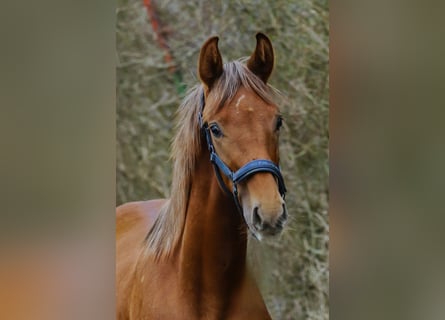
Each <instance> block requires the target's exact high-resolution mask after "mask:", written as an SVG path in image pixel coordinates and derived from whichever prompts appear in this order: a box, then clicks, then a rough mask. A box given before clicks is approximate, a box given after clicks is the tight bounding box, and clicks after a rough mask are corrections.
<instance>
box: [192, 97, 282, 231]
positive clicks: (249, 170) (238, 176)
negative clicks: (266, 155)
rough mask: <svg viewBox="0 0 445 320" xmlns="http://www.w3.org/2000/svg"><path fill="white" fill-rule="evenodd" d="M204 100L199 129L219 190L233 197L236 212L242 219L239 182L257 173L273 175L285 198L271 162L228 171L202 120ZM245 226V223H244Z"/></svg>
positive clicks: (207, 127) (246, 165)
mask: <svg viewBox="0 0 445 320" xmlns="http://www.w3.org/2000/svg"><path fill="white" fill-rule="evenodd" d="M204 105H205V100H204V94H203V95H202V99H201V110H200V111H199V113H198V121H199V127H200V129H201V130H202V131H203V132H204V135H205V138H206V141H207V147H208V149H209V152H210V162H211V163H212V164H213V168H214V170H215V175H216V178H217V180H218V183H219V185H220V187H221V189H223V190H224V192H226V193H227V194H228V195H233V198H234V200H235V204H236V207H237V208H238V211H239V212H240V213H241V215H242V216H243V219H244V215H243V214H242V212H243V211H242V208H241V205H240V202H239V198H238V184H239V183H240V182H241V181H244V180H246V179H248V178H249V177H250V176H252V175H254V174H255V173H258V172H269V173H271V174H273V175H274V177H275V178H276V180H277V183H278V190H279V192H280V194H281V197H282V198H283V200H284V198H285V196H286V186H285V184H284V179H283V176H282V174H281V170H280V168H279V167H278V166H277V165H276V164H275V163H274V162H272V161H270V160H266V159H258V160H252V161H249V162H248V163H246V164H245V165H243V166H242V167H241V168H239V169H238V170H237V171H235V172H233V171H232V170H230V168H229V167H228V166H227V165H226V164H225V163H224V161H222V160H221V158H220V157H219V156H218V154H217V153H216V151H215V147H214V146H213V142H212V136H211V133H210V129H209V125H208V123H207V122H203V118H202V112H203V109H204ZM221 172H222V173H223V174H224V175H225V176H226V177H227V178H229V180H230V181H231V182H232V186H233V189H232V191H230V190H229V188H228V187H227V186H226V184H225V183H224V181H223V179H222V176H221ZM246 224H247V223H246Z"/></svg>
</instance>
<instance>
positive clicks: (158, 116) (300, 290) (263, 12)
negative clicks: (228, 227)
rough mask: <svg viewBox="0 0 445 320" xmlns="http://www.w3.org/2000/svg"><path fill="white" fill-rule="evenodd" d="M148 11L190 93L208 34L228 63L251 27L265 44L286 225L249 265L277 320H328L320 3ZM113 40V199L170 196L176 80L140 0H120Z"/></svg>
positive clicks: (242, 51) (185, 5)
mask: <svg viewBox="0 0 445 320" xmlns="http://www.w3.org/2000/svg"><path fill="white" fill-rule="evenodd" d="M155 5H156V11H157V14H158V18H159V20H160V22H161V32H162V34H163V35H164V36H165V37H166V38H167V41H168V45H169V47H170V48H171V51H172V54H173V57H174V63H175V65H176V66H177V67H178V68H179V70H180V72H181V75H182V81H183V82H184V84H185V85H186V86H187V87H191V86H192V85H194V84H196V82H197V76H196V63H197V58H198V53H199V49H200V46H201V45H202V43H203V42H204V41H205V40H206V39H207V38H208V37H209V36H211V35H219V36H220V50H221V53H222V55H223V58H224V59H225V60H226V61H228V60H233V59H237V58H240V57H243V56H248V55H250V53H251V52H252V51H253V49H254V47H255V33H256V32H258V31H262V32H264V33H266V34H267V35H268V36H269V37H270V39H271V40H272V43H273V45H274V48H275V54H276V67H275V70H274V72H273V74H272V77H271V79H270V83H271V84H272V85H273V86H274V87H275V88H277V89H278V90H280V91H281V93H282V94H283V96H284V97H285V98H284V99H283V101H281V103H280V109H281V111H282V113H283V115H284V119H285V125H284V130H283V131H282V135H281V142H280V151H281V166H282V168H283V171H284V177H285V179H286V183H287V187H288V190H289V192H288V194H287V201H286V202H287V206H288V210H289V214H290V217H291V219H292V220H291V222H290V223H289V225H288V230H287V231H286V232H285V234H284V235H283V236H282V237H281V239H279V240H278V242H275V243H273V244H261V245H260V246H261V248H260V250H261V253H260V254H259V256H261V258H259V257H255V258H254V259H255V260H256V261H258V263H260V264H263V265H264V268H262V269H263V271H262V276H263V277H264V278H263V279H262V281H261V288H262V291H263V293H264V296H265V299H266V302H267V305H268V308H269V310H270V311H271V312H272V314H273V316H274V319H328V274H329V273H328V239H329V238H328V232H329V226H328V215H327V209H328V115H329V100H328V99H329V78H328V62H329V51H328V50H329V49H328V47H329V40H328V38H329V30H328V8H327V1H324V0H300V1H281V0H277V1H258V0H256V1H255V0H249V1H241V0H238V1H178V0H175V1H173V0H172V1H156V2H155ZM116 37H117V59H118V61H117V98H118V103H117V203H118V204H120V203H123V202H127V201H133V200H143V199H152V198H159V197H168V195H169V189H170V181H171V163H170V161H169V150H170V141H171V139H172V137H173V135H174V132H173V128H174V125H173V119H174V113H175V111H176V108H177V106H178V105H179V103H180V101H181V100H182V97H181V96H179V95H178V79H179V78H178V76H177V75H174V74H172V73H171V72H169V65H168V64H167V63H166V62H165V59H164V54H165V51H163V50H162V49H161V48H160V47H159V45H158V43H157V42H156V36H155V34H154V32H153V30H152V27H151V25H150V21H149V19H148V16H147V12H146V10H145V8H144V6H143V0H120V1H119V2H118V10H117V34H116ZM257 246H258V245H256V244H255V245H253V247H255V248H254V249H256V247H257ZM251 247H252V245H251ZM255 251H256V250H255ZM264 273H266V274H265V276H264Z"/></svg>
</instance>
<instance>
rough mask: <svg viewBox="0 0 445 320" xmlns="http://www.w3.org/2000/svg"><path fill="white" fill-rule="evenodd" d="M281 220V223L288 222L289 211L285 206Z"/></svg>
mask: <svg viewBox="0 0 445 320" xmlns="http://www.w3.org/2000/svg"><path fill="white" fill-rule="evenodd" d="M280 220H281V221H286V220H287V210H286V206H285V205H284V204H283V214H282V215H281V216H280Z"/></svg>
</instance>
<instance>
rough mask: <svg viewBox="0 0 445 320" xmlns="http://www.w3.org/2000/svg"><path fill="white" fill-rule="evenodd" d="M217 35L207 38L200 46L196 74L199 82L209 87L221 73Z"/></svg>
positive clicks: (221, 65) (221, 64)
mask: <svg viewBox="0 0 445 320" xmlns="http://www.w3.org/2000/svg"><path fill="white" fill-rule="evenodd" d="M218 40H219V39H218V37H212V38H210V39H208V40H207V41H206V42H205V43H204V45H203V46H202V48H201V52H200V53H199V61H198V74H199V78H200V79H201V82H202V83H203V84H204V85H205V86H206V87H207V89H210V88H211V87H212V86H213V84H214V83H215V81H216V80H217V79H218V78H219V77H220V76H221V74H222V73H223V63H222V58H221V54H220V53H219V49H218Z"/></svg>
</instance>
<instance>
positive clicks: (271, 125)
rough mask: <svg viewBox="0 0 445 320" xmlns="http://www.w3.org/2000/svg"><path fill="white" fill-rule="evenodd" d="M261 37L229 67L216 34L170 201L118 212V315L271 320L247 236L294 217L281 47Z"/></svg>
mask: <svg viewBox="0 0 445 320" xmlns="http://www.w3.org/2000/svg"><path fill="white" fill-rule="evenodd" d="M256 39H257V44H256V48H255V51H254V52H253V54H252V55H251V56H250V58H249V59H248V60H247V63H246V64H243V63H242V62H240V61H234V62H229V63H226V64H223V63H222V58H221V55H220V52H219V49H218V38H217V37H213V38H210V39H208V40H207V41H206V42H205V44H204V45H203V47H202V48H201V51H200V56H199V63H198V74H199V78H200V80H201V84H200V85H198V86H196V87H195V88H194V89H192V90H191V91H190V92H189V94H188V95H187V97H186V98H185V99H184V101H183V103H182V105H181V106H180V110H179V123H178V127H177V129H178V131H177V134H176V138H175V139H174V141H173V147H172V158H173V161H174V168H173V182H172V191H171V198H170V199H160V200H151V201H141V202H131V203H127V204H124V205H121V206H119V207H118V208H117V218H116V237H117V256H116V264H117V266H116V287H117V289H116V290H117V293H116V294H117V301H116V304H117V318H118V319H135V320H141V319H168V320H171V319H175V320H176V319H185V320H190V319H192V320H194V319H242V320H246V319H256V320H258V319H271V317H270V315H269V313H268V311H267V309H266V306H265V303H264V301H263V298H262V297H261V294H260V292H259V290H258V288H257V286H256V284H255V282H254V280H253V278H252V276H251V275H250V274H249V272H248V271H247V268H246V247H247V237H248V233H249V232H250V233H251V234H252V235H253V236H254V237H255V238H257V239H259V240H260V239H261V238H262V237H264V236H274V235H276V234H279V233H280V232H281V230H282V229H283V227H284V225H285V223H286V220H287V213H286V206H285V203H284V194H285V191H286V190H285V187H284V181H283V178H282V176H281V172H280V169H279V167H278V161H279V155H278V136H279V130H280V127H281V125H282V118H281V115H280V113H279V110H278V108H277V106H276V104H274V102H273V99H272V98H273V90H271V88H270V87H269V86H268V85H267V80H268V78H269V76H270V74H271V72H272V68H273V63H274V52H273V48H272V44H271V42H270V40H269V39H268V38H267V37H266V36H265V35H264V34H262V33H258V34H257V35H256ZM209 158H210V161H209ZM232 170H234V171H232Z"/></svg>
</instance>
